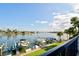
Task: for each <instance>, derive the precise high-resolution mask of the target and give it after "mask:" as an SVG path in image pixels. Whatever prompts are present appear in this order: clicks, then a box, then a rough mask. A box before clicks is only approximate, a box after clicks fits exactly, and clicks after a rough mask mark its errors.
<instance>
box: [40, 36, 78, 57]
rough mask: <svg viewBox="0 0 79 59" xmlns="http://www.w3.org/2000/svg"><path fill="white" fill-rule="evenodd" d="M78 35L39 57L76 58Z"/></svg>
mask: <svg viewBox="0 0 79 59" xmlns="http://www.w3.org/2000/svg"><path fill="white" fill-rule="evenodd" d="M78 38H79V35H78V36H76V37H73V38H71V39H69V40H68V41H66V42H65V43H64V44H62V45H59V46H57V47H55V48H52V49H50V50H48V51H47V52H46V53H44V54H42V55H41V56H76V55H77V52H78Z"/></svg>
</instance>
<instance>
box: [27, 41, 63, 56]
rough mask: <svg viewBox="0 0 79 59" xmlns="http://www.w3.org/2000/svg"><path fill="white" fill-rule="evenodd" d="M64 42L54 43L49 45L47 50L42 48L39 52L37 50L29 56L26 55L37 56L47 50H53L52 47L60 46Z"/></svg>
mask: <svg viewBox="0 0 79 59" xmlns="http://www.w3.org/2000/svg"><path fill="white" fill-rule="evenodd" d="M62 43H64V42H61V43H60V42H56V43H52V44H49V45H48V47H47V48H43V49H40V50H37V51H34V52H31V53H29V54H27V56H39V55H41V54H43V53H45V52H47V51H48V50H49V49H51V48H53V47H56V46H58V45H60V44H62Z"/></svg>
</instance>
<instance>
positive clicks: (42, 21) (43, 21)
mask: <svg viewBox="0 0 79 59" xmlns="http://www.w3.org/2000/svg"><path fill="white" fill-rule="evenodd" d="M35 22H36V23H40V24H47V23H48V21H46V20H41V21H39V20H36V21H35Z"/></svg>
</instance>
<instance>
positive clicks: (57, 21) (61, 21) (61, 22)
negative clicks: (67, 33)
mask: <svg viewBox="0 0 79 59" xmlns="http://www.w3.org/2000/svg"><path fill="white" fill-rule="evenodd" d="M75 16H77V17H79V14H77V13H67V14H63V15H56V16H54V17H53V21H52V22H51V23H49V27H50V29H52V31H64V30H65V29H67V28H69V27H71V26H72V25H71V24H70V19H71V18H72V17H75Z"/></svg>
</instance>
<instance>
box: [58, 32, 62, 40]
mask: <svg viewBox="0 0 79 59" xmlns="http://www.w3.org/2000/svg"><path fill="white" fill-rule="evenodd" d="M57 35H58V36H59V38H60V40H59V42H61V41H62V40H61V36H62V35H63V32H58V33H57Z"/></svg>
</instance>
